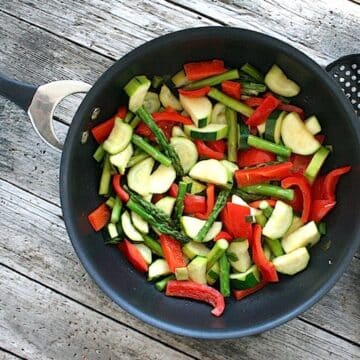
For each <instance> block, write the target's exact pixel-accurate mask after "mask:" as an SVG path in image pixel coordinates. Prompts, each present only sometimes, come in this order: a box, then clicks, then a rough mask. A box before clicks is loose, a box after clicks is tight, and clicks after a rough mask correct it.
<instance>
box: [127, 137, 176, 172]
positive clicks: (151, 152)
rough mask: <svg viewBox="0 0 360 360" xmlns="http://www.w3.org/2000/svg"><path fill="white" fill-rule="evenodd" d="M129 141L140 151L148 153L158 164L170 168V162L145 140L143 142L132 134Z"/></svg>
mask: <svg viewBox="0 0 360 360" xmlns="http://www.w3.org/2000/svg"><path fill="white" fill-rule="evenodd" d="M131 141H132V143H133V144H134V145H136V146H137V147H139V148H140V149H141V150H143V151H145V152H146V153H148V154H149V155H150V156H151V157H153V158H154V159H155V160H157V161H158V162H159V163H161V164H163V165H165V166H170V165H171V160H170V159H169V158H168V157H166V156H165V155H164V154H162V153H161V152H160V151H159V150H158V149H156V148H155V147H154V146H152V145H150V144H149V143H148V142H147V141H146V140H144V139H143V138H142V137H140V136H139V135H136V134H133V136H132V138H131Z"/></svg>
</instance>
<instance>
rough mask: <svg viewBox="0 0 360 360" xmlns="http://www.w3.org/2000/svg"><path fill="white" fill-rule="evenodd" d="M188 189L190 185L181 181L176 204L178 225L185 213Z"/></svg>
mask: <svg viewBox="0 0 360 360" xmlns="http://www.w3.org/2000/svg"><path fill="white" fill-rule="evenodd" d="M187 187H188V184H187V183H186V182H184V181H180V183H179V191H178V195H177V197H176V202H175V219H176V221H177V222H178V223H180V217H181V215H182V214H183V211H184V199H185V195H186V190H187Z"/></svg>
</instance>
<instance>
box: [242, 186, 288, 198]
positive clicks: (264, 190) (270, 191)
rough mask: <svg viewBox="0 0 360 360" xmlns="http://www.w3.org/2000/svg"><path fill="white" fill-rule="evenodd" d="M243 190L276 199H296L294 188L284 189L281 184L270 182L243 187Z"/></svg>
mask: <svg viewBox="0 0 360 360" xmlns="http://www.w3.org/2000/svg"><path fill="white" fill-rule="evenodd" d="M241 189H242V190H243V191H245V192H248V193H251V194H259V195H264V196H271V197H274V198H276V199H281V200H286V201H291V200H293V199H294V190H292V189H283V188H282V187H281V186H276V185H270V184H258V185H249V186H244V187H242V188H241Z"/></svg>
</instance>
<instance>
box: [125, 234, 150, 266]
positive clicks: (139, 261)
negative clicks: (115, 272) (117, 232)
mask: <svg viewBox="0 0 360 360" xmlns="http://www.w3.org/2000/svg"><path fill="white" fill-rule="evenodd" d="M118 249H119V250H120V251H121V252H122V253H123V254H124V255H125V257H126V258H127V259H128V260H129V262H130V263H131V264H132V265H133V266H134V268H135V269H136V270H139V271H141V272H147V271H148V268H149V267H148V264H147V263H146V262H145V260H144V258H143V257H142V256H141V253H140V251H139V250H138V249H137V247H136V246H134V245H133V244H132V243H131V242H130V241H129V240H127V239H124V241H121V242H120V243H119V244H118Z"/></svg>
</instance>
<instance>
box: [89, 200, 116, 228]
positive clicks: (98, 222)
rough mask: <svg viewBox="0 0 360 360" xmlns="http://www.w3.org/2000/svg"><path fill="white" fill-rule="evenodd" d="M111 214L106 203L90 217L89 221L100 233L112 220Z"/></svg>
mask: <svg viewBox="0 0 360 360" xmlns="http://www.w3.org/2000/svg"><path fill="white" fill-rule="evenodd" d="M110 215H111V212H110V210H109V208H108V207H107V205H106V204H105V203H103V204H101V205H100V206H98V207H97V208H96V209H95V210H94V211H92V212H91V213H90V214H89V215H88V220H89V222H90V224H91V226H92V227H93V229H94V230H95V231H100V230H101V229H102V228H103V227H104V226H105V225H106V224H107V223H108V222H109V220H110Z"/></svg>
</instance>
